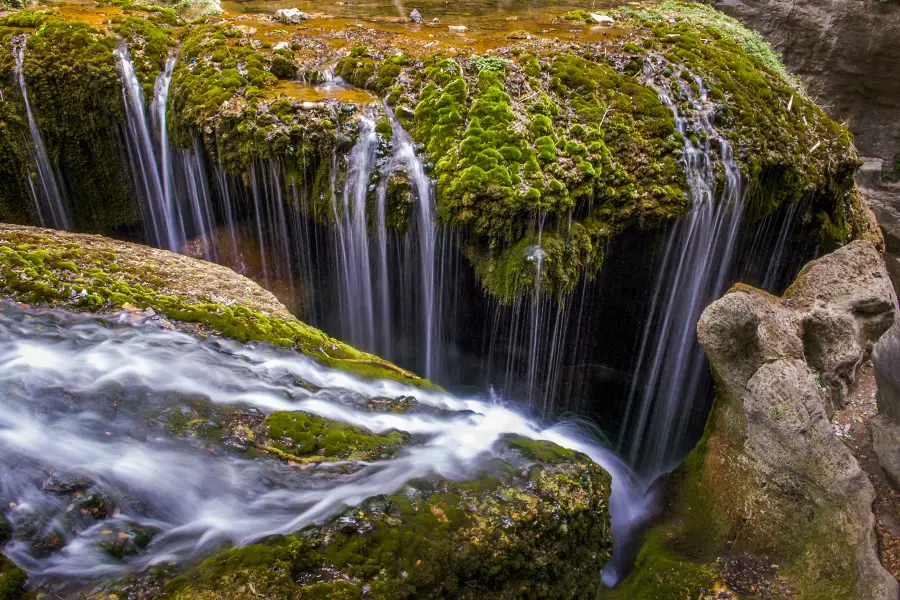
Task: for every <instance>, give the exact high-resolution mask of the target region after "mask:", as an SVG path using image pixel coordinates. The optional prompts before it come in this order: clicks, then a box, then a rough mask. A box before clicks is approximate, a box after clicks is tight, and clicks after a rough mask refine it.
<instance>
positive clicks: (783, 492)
mask: <svg viewBox="0 0 900 600" xmlns="http://www.w3.org/2000/svg"><path fill="white" fill-rule="evenodd" d="M896 305H897V299H896V296H895V294H894V291H893V288H892V286H891V282H890V280H889V278H888V274H887V271H886V270H885V267H884V263H883V261H882V260H881V257H880V256H879V254H878V252H877V251H876V250H875V248H874V247H873V246H872V245H870V244H868V243H866V242H862V241H858V242H853V243H851V244H850V245H848V246H846V247H844V248H841V249H839V250H837V251H835V252H834V253H832V254H830V255H827V256H825V257H823V258H821V259H819V260H816V261H813V262H812V263H810V264H809V265H807V266H806V267H805V268H804V269H803V271H801V273H800V275H799V276H798V278H797V280H796V281H795V282H794V284H793V285H791V287H790V288H789V289H788V290H787V291H786V292H785V294H784V296H783V297H782V298H780V299H779V298H776V297H774V296H770V295H768V294H766V293H764V292H761V291H759V290H756V289H753V288H749V287H746V286H736V287H735V288H733V289H732V290H731V291H730V292H729V293H728V294H727V295H726V296H724V297H723V298H722V299H720V300H718V301H717V302H715V303H714V304H712V305H711V306H709V307H708V308H707V309H706V311H705V312H704V313H703V316H702V318H701V320H700V323H699V325H698V328H697V330H698V336H699V340H700V343H701V344H702V345H703V347H704V349H705V350H706V353H707V355H708V357H709V361H710V366H711V368H712V370H713V372H714V373H715V375H716V378H717V382H718V398H719V399H718V403H717V407H716V409H715V411H714V414H713V417H712V419H711V425H710V427H711V429H709V430H708V435H709V437H708V438H707V439H706V440H705V442H704V444H705V449H704V450H705V455H704V456H702V459H701V460H702V464H700V465H698V467H697V468H698V469H699V471H698V473H697V476H698V477H699V480H700V481H699V483H698V485H701V486H702V487H703V488H705V489H707V490H709V491H708V492H706V494H707V495H706V497H705V498H704V501H705V502H706V503H707V505H706V509H707V511H708V512H706V513H705V514H707V515H709V516H712V518H713V520H714V521H717V522H718V523H717V524H718V525H719V526H720V527H722V531H723V532H729V531H734V527H735V526H736V525H738V523H740V525H739V527H740V537H739V538H738V539H737V540H735V541H734V545H733V547H732V553H735V554H736V553H744V554H747V555H750V556H767V557H769V560H772V559H774V558H776V557H777V558H778V562H779V564H780V565H782V570H781V571H779V573H780V575H781V576H787V578H788V580H789V581H790V582H791V583H792V584H793V585H794V586H796V587H798V588H800V589H802V590H804V593H803V595H801V597H803V598H806V597H810V598H812V597H829V598H845V597H846V598H851V597H852V598H856V597H862V598H878V599H882V598H883V599H885V600H887V599H892V600H893V599H895V598H896V597H897V582H896V581H895V580H894V579H893V578H892V577H891V576H890V575H889V574H888V573H887V571H885V570H884V568H883V567H882V566H881V564H880V562H879V560H878V556H877V554H876V551H875V538H874V533H873V522H874V519H873V516H872V512H871V503H872V499H873V497H874V493H873V488H872V485H871V483H870V482H869V480H868V478H867V477H866V475H865V474H864V473H863V471H862V470H861V469H860V466H859V464H858V463H857V462H856V459H855V458H854V457H853V455H852V454H851V452H850V450H849V449H848V448H847V447H846V446H845V445H844V444H843V443H842V442H841V440H840V439H839V438H838V437H837V436H836V435H835V433H834V430H833V427H832V424H831V423H830V421H829V418H828V415H829V413H831V412H832V411H834V410H838V409H840V407H841V406H842V404H843V403H844V401H845V399H846V396H847V389H848V387H849V386H850V385H851V384H852V383H853V380H854V376H855V372H856V368H857V366H858V365H859V364H860V363H861V362H862V361H863V359H864V358H865V357H866V356H867V354H868V353H869V352H870V351H871V349H872V346H873V345H874V343H875V342H876V341H877V340H878V338H879V337H880V336H881V335H882V334H883V333H884V332H885V331H886V330H887V329H888V328H890V327H891V325H892V324H893V322H894V320H895V317H896V310H897V308H896ZM729 482H730V485H729V486H728V487H729V488H730V489H728V490H727V492H724V493H721V492H716V491H714V490H716V488H717V487H719V486H723V485H726V484H728V483H729ZM736 482H738V483H736ZM726 538H728V535H726ZM731 539H733V538H731ZM785 552H787V554H785ZM779 555H781V556H780V557H779ZM841 565H843V566H841ZM810 586H812V587H810ZM816 586H822V587H819V588H816ZM814 589H820V590H821V591H822V592H827V593H820V594H819V595H818V596H813V595H806V594H814V593H815V592H814V591H813V590H814Z"/></svg>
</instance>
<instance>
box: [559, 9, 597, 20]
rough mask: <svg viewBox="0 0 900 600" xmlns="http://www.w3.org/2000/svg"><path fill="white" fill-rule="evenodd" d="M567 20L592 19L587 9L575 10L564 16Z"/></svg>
mask: <svg viewBox="0 0 900 600" xmlns="http://www.w3.org/2000/svg"><path fill="white" fill-rule="evenodd" d="M562 18H563V19H564V20H566V21H585V22H587V21H591V20H592V19H591V14H590V13H589V12H588V11H586V10H573V11H571V12H567V13H566V14H564V15H563V16H562Z"/></svg>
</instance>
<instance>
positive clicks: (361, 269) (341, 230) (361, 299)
mask: <svg viewBox="0 0 900 600" xmlns="http://www.w3.org/2000/svg"><path fill="white" fill-rule="evenodd" d="M377 149H378V133H377V132H376V131H375V121H374V120H373V119H371V118H369V117H368V116H361V117H360V118H359V137H358V138H357V140H356V143H355V144H354V146H353V148H352V150H351V151H350V154H349V155H348V156H347V171H346V175H345V178H344V186H343V193H342V194H341V196H340V199H341V204H340V206H338V205H337V201H338V195H337V193H333V195H332V199H333V201H334V204H333V213H334V215H335V219H336V221H335V229H336V234H337V239H338V252H339V262H338V264H339V266H340V270H341V288H340V289H341V294H340V295H341V298H342V300H343V301H342V304H341V309H342V313H341V314H342V318H341V325H342V327H344V328H345V334H344V338H345V339H347V340H348V341H349V342H350V343H352V344H354V345H358V346H360V347H362V348H364V349H366V350H371V351H377V345H376V341H375V340H376V337H375V316H374V311H375V309H374V297H373V295H372V264H371V261H370V257H369V244H370V240H369V229H368V219H367V211H366V204H367V203H366V199H367V198H368V193H369V180H370V179H371V177H372V173H373V172H374V170H375V152H376V150H377Z"/></svg>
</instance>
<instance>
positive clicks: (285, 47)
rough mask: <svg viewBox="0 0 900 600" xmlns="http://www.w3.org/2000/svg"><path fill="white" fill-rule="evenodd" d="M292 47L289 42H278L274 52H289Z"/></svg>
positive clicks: (273, 47) (273, 48)
mask: <svg viewBox="0 0 900 600" xmlns="http://www.w3.org/2000/svg"><path fill="white" fill-rule="evenodd" d="M290 47H291V45H290V44H289V43H287V42H278V43H277V44H275V45H274V46H272V50H289V49H290Z"/></svg>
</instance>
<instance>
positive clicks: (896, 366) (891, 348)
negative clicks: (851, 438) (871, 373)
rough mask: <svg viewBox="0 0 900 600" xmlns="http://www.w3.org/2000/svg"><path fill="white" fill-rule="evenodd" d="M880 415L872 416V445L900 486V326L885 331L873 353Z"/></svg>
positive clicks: (891, 479) (885, 468)
mask: <svg viewBox="0 0 900 600" xmlns="http://www.w3.org/2000/svg"><path fill="white" fill-rule="evenodd" d="M872 363H873V364H874V365H875V379H876V381H877V382H878V410H879V413H880V414H879V416H878V417H877V418H875V419H873V420H872V448H873V449H874V450H875V454H876V455H877V456H878V463H879V464H880V465H881V468H882V469H884V472H885V474H886V475H887V477H888V479H889V480H890V482H891V483H892V484H893V485H894V487H896V488H897V489H900V327H898V325H894V326H893V327H892V328H891V329H890V330H889V331H888V332H887V333H885V334H884V335H883V336H882V337H881V339H880V340H879V341H878V344H876V345H875V351H874V352H873V353H872Z"/></svg>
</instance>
